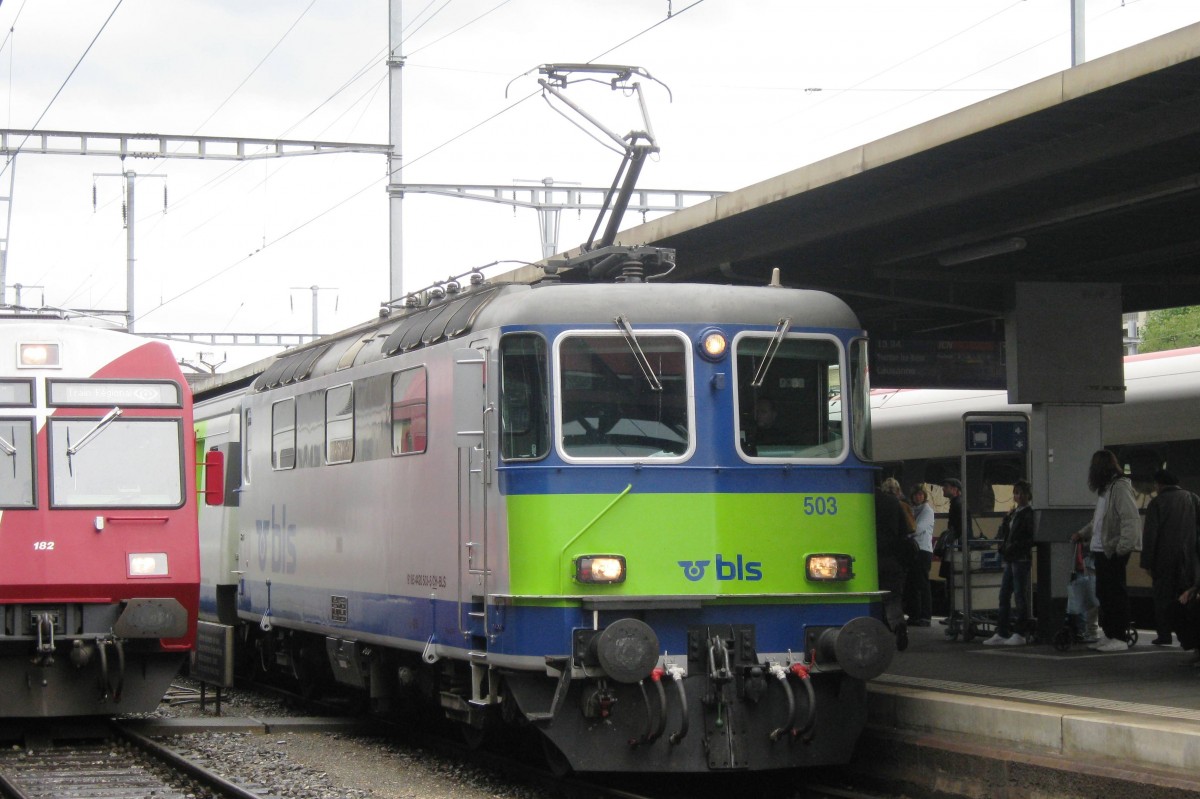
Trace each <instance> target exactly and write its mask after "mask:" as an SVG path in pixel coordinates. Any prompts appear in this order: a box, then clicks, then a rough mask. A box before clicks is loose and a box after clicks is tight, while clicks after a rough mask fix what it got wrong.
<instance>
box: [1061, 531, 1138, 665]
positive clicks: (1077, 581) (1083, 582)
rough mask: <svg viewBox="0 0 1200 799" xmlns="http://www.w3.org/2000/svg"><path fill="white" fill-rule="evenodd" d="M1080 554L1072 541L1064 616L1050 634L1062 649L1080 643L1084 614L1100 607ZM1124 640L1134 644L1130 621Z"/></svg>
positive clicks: (1091, 573)
mask: <svg viewBox="0 0 1200 799" xmlns="http://www.w3.org/2000/svg"><path fill="white" fill-rule="evenodd" d="M1090 566H1091V563H1090V562H1089V561H1088V559H1087V558H1085V556H1084V549H1083V542H1082V541H1077V542H1075V557H1074V558H1072V559H1071V577H1070V582H1069V583H1068V585H1067V618H1066V619H1064V620H1063V626H1062V627H1060V628H1059V630H1058V632H1056V633H1055V634H1054V648H1055V649H1057V650H1058V651H1059V652H1066V651H1068V650H1069V649H1070V648H1071V645H1072V644H1081V643H1083V642H1084V641H1085V640H1087V639H1086V631H1087V616H1088V613H1089V612H1090V611H1092V610H1095V609H1096V608H1098V607H1100V600H1099V599H1097V598H1096V574H1095V572H1094V571H1092V570H1091V569H1090V568H1089V567H1090ZM1125 640H1126V642H1128V644H1129V645H1130V646H1131V647H1132V646H1133V645H1134V644H1136V643H1137V640H1138V631H1137V628H1136V627H1134V626H1133V624H1132V623H1130V625H1129V629H1128V630H1126V631H1125Z"/></svg>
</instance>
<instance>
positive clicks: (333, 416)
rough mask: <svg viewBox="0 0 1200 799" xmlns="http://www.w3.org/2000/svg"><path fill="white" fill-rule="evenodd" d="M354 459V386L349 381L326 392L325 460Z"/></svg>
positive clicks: (336, 461)
mask: <svg viewBox="0 0 1200 799" xmlns="http://www.w3.org/2000/svg"><path fill="white" fill-rule="evenodd" d="M352 460H354V386H353V385H351V384H350V383H347V384H346V385H344V386H337V387H335V388H331V389H329V390H328V391H326V392H325V462H326V463H349V462H350V461H352Z"/></svg>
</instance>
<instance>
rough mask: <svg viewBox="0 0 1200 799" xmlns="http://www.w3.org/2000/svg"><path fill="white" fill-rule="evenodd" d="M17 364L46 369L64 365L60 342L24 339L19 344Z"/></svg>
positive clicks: (24, 366)
mask: <svg viewBox="0 0 1200 799" xmlns="http://www.w3.org/2000/svg"><path fill="white" fill-rule="evenodd" d="M17 352H18V355H17V366H19V367H21V368H23V369H44V368H46V367H49V366H62V354H61V352H60V351H59V348H58V344H55V343H53V342H48V341H22V342H21V343H20V344H18V345H17Z"/></svg>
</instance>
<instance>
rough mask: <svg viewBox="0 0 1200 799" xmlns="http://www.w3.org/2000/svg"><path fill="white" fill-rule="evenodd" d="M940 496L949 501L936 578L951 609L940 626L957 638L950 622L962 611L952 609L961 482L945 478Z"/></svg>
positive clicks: (960, 520)
mask: <svg viewBox="0 0 1200 799" xmlns="http://www.w3.org/2000/svg"><path fill="white" fill-rule="evenodd" d="M942 496H944V497H945V498H946V499H948V500H949V501H950V508H949V512H948V513H947V514H946V529H945V531H943V532H942V535H941V537H940V538H939V539H938V543H939V545H941V549H942V554H941V558H942V562H941V565H939V566H938V576H939V577H941V578H942V579H943V580H945V581H946V596H947V597H950V605H951V608H952V612H951V614H950V615H949V616H947V617H946V619H944V620H943V621H942V624H950V629H948V630H946V635H948V636H957V635H958V632H957V629H956V625H955V624H954V623H952V621H953V620H954V619H958V618H961V617H962V609H961V608H955V607H954V605H955V602H954V579H955V578H954V569H955V563H954V560H955V558H956V557H959V553H957V552H955V550H956V549H957V548H958V547H960V546H962V537H963V535H962V534H963V484H962V481H961V480H959V479H958V478H957V477H947V478H946V479H945V480H943V481H942ZM966 529H968V530H970V529H971V519H970V517H968V518H967V521H966ZM960 573H961V569H960Z"/></svg>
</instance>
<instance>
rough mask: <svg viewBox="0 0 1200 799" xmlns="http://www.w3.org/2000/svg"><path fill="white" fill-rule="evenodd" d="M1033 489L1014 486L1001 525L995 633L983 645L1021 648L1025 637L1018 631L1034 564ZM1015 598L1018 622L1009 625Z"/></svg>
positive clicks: (1026, 610)
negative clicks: (1001, 567)
mask: <svg viewBox="0 0 1200 799" xmlns="http://www.w3.org/2000/svg"><path fill="white" fill-rule="evenodd" d="M1032 501H1033V486H1031V485H1030V484H1029V483H1028V482H1027V481H1025V480H1018V481H1017V482H1016V483H1015V484H1013V502H1014V503H1015V504H1016V507H1014V508H1013V509H1012V510H1011V511H1010V512H1009V514H1008V515H1007V516H1005V517H1004V521H1003V522H1001V523H1000V535H999V538H1000V557H1001V558H1003V560H1004V575H1003V576H1002V577H1001V578H1000V612H999V614H998V616H997V619H996V634H995V635H993V636H992V637H991V638H989V639H987V640H986V641H984V642H983V643H984V645H985V646H1020V645H1021V644H1023V643H1025V636H1023V635H1021V633H1020V631H1021V630H1024V629H1025V628H1026V627H1027V626H1028V624H1029V572H1030V566H1031V565H1032V563H1033V535H1034V531H1035V529H1036V526H1037V525H1036V521H1035V519H1034V515H1033V508H1032V507H1031V506H1030V504H1029V503H1030V502H1032ZM1013 599H1016V605H1017V623H1016V628H1015V629H1014V628H1013V627H1012V626H1011V625H1010V619H1011V618H1012V608H1011V607H1010V604H1011V602H1012V600H1013Z"/></svg>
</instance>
